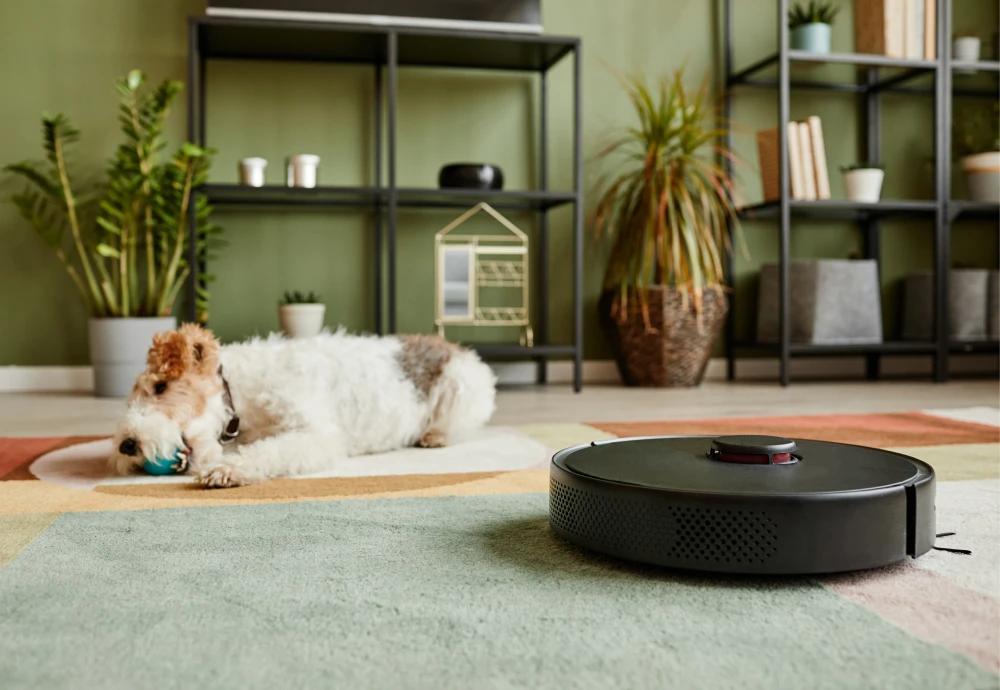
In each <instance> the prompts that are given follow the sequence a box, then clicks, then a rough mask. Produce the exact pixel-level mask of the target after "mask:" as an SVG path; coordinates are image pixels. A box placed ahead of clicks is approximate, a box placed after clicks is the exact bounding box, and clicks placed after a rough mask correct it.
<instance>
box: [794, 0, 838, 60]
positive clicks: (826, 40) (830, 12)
mask: <svg viewBox="0 0 1000 690" xmlns="http://www.w3.org/2000/svg"><path fill="white" fill-rule="evenodd" d="M838 12H840V7H838V6H837V5H834V4H833V3H832V2H817V1H816V0H809V4H808V5H805V4H803V3H797V4H796V5H795V7H793V8H792V9H790V10H788V29H789V30H790V31H791V32H792V35H791V39H792V50H805V51H808V52H810V53H829V52H830V32H831V25H832V24H833V20H834V19H836V18H837V13H838Z"/></svg>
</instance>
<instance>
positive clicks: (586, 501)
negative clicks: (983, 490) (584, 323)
mask: <svg viewBox="0 0 1000 690" xmlns="http://www.w3.org/2000/svg"><path fill="white" fill-rule="evenodd" d="M549 481H550V485H549V489H550V494H549V521H550V523H551V525H552V529H553V530H554V531H555V532H556V534H558V535H560V536H562V537H564V538H565V539H567V540H569V541H571V542H574V543H576V544H579V545H580V546H584V547H586V548H588V549H592V550H594V551H599V552H601V553H604V554H608V555H611V556H615V557H618V558H623V559H628V560H632V561H639V562H642V563H651V564H655V565H661V566H668V567H672V568H686V569H692V570H704V571H717V572H725V573H751V574H753V573H759V574H770V575H779V574H780V575H793V574H795V575H799V574H808V573H833V572H842V571H848V570H862V569H866V568H875V567H878V566H884V565H888V564H890V563H895V562H897V561H901V560H903V559H904V558H906V557H907V556H910V557H913V558H916V557H918V556H921V555H922V554H924V553H926V552H927V551H928V550H930V548H931V547H932V546H933V545H934V538H935V534H934V470H933V468H931V466H930V465H928V464H927V463H925V462H921V461H920V460H917V459H916V458H911V457H909V456H906V455H901V454H900V453H892V452H890V451H885V450H877V449H875V448H866V447H864V446H852V445H847V444H844V443H828V442H825V441H807V440H792V439H789V438H778V437H773V436H723V437H718V438H715V437H711V436H663V437H650V438H635V439H616V440H612V441H597V442H594V443H591V444H590V445H583V446H576V447H573V448H567V449H566V450H563V451H560V452H558V453H556V454H555V456H553V458H552V466H551V474H550V480H549Z"/></svg>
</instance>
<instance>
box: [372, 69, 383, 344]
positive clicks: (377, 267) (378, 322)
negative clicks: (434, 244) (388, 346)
mask: <svg viewBox="0 0 1000 690" xmlns="http://www.w3.org/2000/svg"><path fill="white" fill-rule="evenodd" d="M381 188H382V65H381V64H377V65H375V189H376V190H381ZM376 193H377V194H378V193H381V192H380V191H377V192H376ZM374 225H375V232H374V233H373V235H374V237H373V243H374V247H373V248H372V251H373V252H374V253H375V257H374V261H373V267H374V271H373V273H374V283H375V285H374V287H375V293H374V301H375V332H376V333H378V334H379V335H381V334H382V204H381V203H380V201H379V199H376V200H375V223H374Z"/></svg>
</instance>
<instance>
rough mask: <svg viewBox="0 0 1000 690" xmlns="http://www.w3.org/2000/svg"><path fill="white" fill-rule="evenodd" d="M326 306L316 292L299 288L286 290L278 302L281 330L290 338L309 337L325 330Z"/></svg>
mask: <svg viewBox="0 0 1000 690" xmlns="http://www.w3.org/2000/svg"><path fill="white" fill-rule="evenodd" d="M325 315H326V307H325V306H324V305H323V303H322V302H321V301H320V298H319V295H317V294H316V293H315V292H308V293H303V292H300V291H298V290H290V291H287V292H285V295H284V297H282V298H281V301H280V302H279V303H278V320H279V321H280V322H281V330H283V331H284V332H285V335H287V336H288V337H289V338H309V337H312V336H314V335H319V332H320V331H322V330H323V317H324V316H325Z"/></svg>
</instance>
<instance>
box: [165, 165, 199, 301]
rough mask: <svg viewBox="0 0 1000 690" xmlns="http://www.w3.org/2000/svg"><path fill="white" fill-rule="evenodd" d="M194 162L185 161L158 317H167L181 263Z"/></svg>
mask: <svg viewBox="0 0 1000 690" xmlns="http://www.w3.org/2000/svg"><path fill="white" fill-rule="evenodd" d="M196 165H197V164H196V162H195V161H193V160H191V159H190V158H188V159H187V170H186V171H185V173H184V192H183V195H182V196H181V208H180V213H178V214H177V242H176V243H175V244H174V253H173V256H172V257H171V258H170V265H169V266H167V268H166V270H165V271H164V274H163V278H162V283H161V284H160V293H161V294H160V299H159V303H158V305H157V313H158V314H159V315H160V316H167V315H168V313H164V309H165V308H169V303H168V302H167V296H168V294H169V293H170V292H171V291H172V290H173V287H174V278H175V276H176V274H177V266H178V264H180V261H181V250H183V249H184V237H185V232H184V224H185V223H187V221H188V218H187V215H188V212H187V210H188V204H189V203H190V202H191V183H192V181H193V179H194V170H195V166H196Z"/></svg>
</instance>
